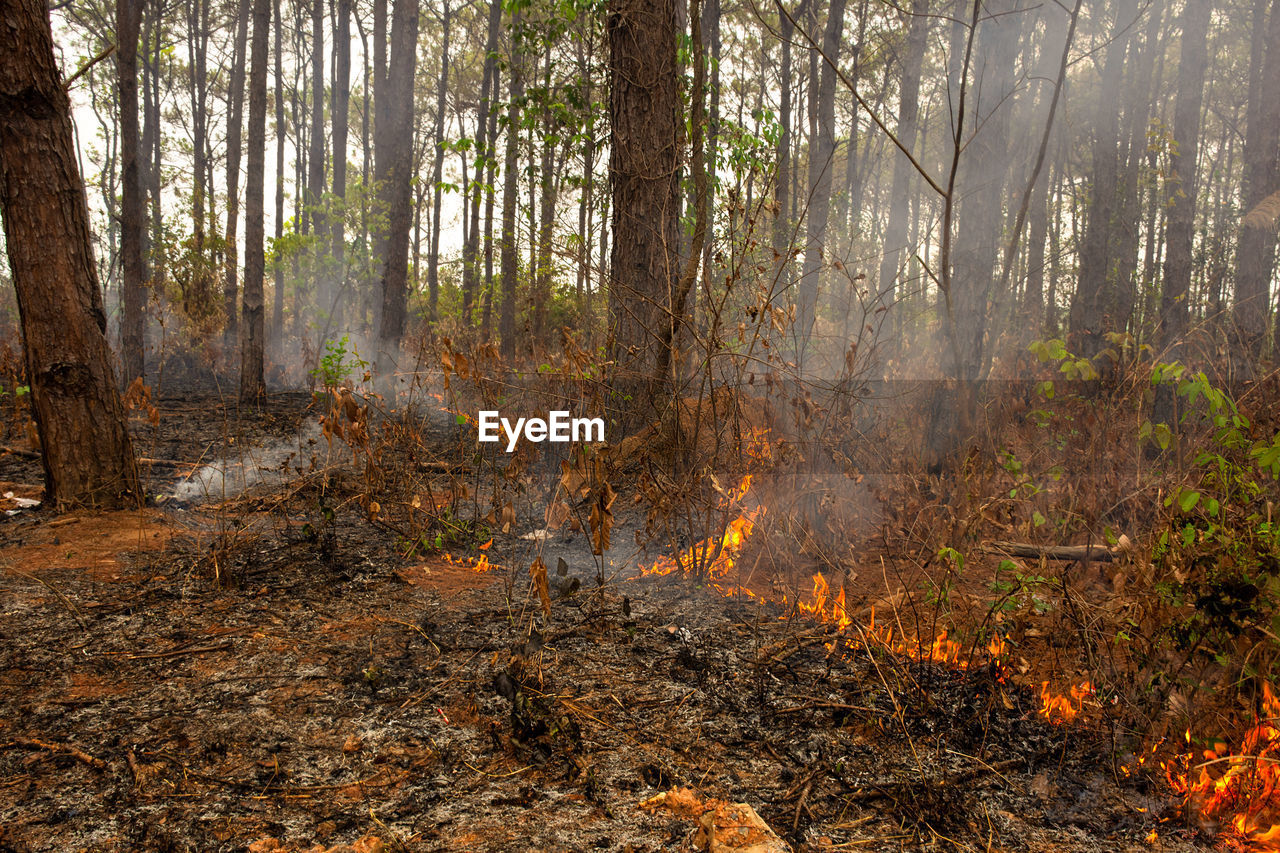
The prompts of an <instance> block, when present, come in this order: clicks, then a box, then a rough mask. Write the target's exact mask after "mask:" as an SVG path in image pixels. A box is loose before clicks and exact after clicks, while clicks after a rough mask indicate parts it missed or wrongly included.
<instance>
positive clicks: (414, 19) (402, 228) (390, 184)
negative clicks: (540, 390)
mask: <svg viewBox="0 0 1280 853" xmlns="http://www.w3.org/2000/svg"><path fill="white" fill-rule="evenodd" d="M417 57H418V4H417V0H395V8H394V11H393V12H392V21H391V49H390V59H389V63H390V67H389V68H388V70H387V81H386V86H385V90H386V92H387V95H388V100H389V103H388V104H386V105H385V106H386V108H385V109H379V110H378V113H377V114H378V115H379V116H380V117H382V119H383V121H384V122H386V123H387V124H386V128H385V134H386V135H385V137H384V141H385V151H386V154H387V156H386V157H385V158H380V159H379V160H378V164H377V167H378V173H379V175H378V183H379V185H380V189H381V191H382V193H383V203H384V205H385V210H386V211H387V241H386V254H385V255H384V256H383V259H382V261H383V263H382V322H381V323H380V324H379V327H378V366H379V368H380V372H381V374H382V375H383V377H384V379H385V378H388V377H389V376H390V372H391V370H393V369H394V365H395V362H396V361H397V360H398V359H399V355H400V339H401V338H402V337H403V336H404V329H405V315H406V313H407V310H408V298H409V286H408V277H409V228H410V226H411V225H412V224H413V222H412V219H413V207H412V195H411V193H412V186H411V178H412V170H413V75H414V69H415V67H416V65H417ZM374 133H375V135H381V134H378V131H377V129H376V128H375V131H374ZM384 161H385V162H384Z"/></svg>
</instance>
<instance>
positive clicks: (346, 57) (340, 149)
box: [328, 0, 353, 334]
mask: <svg viewBox="0 0 1280 853" xmlns="http://www.w3.org/2000/svg"><path fill="white" fill-rule="evenodd" d="M352 1H353V0H338V9H337V15H338V20H337V21H336V22H335V24H336V26H335V27H334V36H333V39H334V42H333V87H332V92H331V94H330V97H331V98H332V103H333V105H332V112H333V115H332V117H331V121H332V122H333V204H334V208H333V212H332V215H331V217H330V227H331V233H332V237H333V241H332V242H333V276H332V278H333V293H332V297H331V299H330V301H329V305H328V310H329V314H330V318H331V320H330V328H331V329H333V330H335V334H336V333H337V331H340V330H341V329H342V328H343V326H344V325H345V323H344V319H345V318H344V316H343V315H344V308H345V306H346V294H347V282H348V277H349V273H348V270H347V231H346V221H347V135H348V130H349V129H350V127H351V5H352Z"/></svg>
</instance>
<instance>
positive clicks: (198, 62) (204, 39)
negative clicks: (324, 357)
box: [185, 0, 216, 328]
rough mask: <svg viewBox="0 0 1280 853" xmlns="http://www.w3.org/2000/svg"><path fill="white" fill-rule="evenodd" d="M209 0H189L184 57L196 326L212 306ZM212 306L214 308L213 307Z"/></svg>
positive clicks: (190, 303)
mask: <svg viewBox="0 0 1280 853" xmlns="http://www.w3.org/2000/svg"><path fill="white" fill-rule="evenodd" d="M209 3H210V0H191V5H190V7H188V14H187V58H188V62H189V63H190V71H191V87H190V88H191V127H192V130H191V151H192V167H191V181H192V183H191V219H192V243H193V244H194V245H193V247H192V248H193V251H194V252H195V256H196V264H195V267H194V271H193V275H192V280H191V282H189V284H188V286H189V287H190V290H189V295H188V298H187V300H186V303H187V304H186V306H185V307H186V311H187V317H188V319H190V320H194V321H196V323H197V328H200V326H201V323H202V321H204V320H205V319H206V318H207V316H208V314H209V312H210V310H211V309H213V305H214V303H213V282H212V281H211V280H210V273H211V268H210V266H209V264H208V263H207V261H206V259H205V214H206V212H207V210H208V206H209V198H208V196H209V183H208V168H209V133H208V127H209V116H208V98H207V95H208V88H209V84H208V68H207V67H206V66H207V62H206V58H207V56H208V48H209ZM215 310H216V309H215Z"/></svg>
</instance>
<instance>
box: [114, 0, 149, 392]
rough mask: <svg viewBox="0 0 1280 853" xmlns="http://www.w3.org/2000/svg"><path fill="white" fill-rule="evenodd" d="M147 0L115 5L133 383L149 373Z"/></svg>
mask: <svg viewBox="0 0 1280 853" xmlns="http://www.w3.org/2000/svg"><path fill="white" fill-rule="evenodd" d="M141 27H142V0H119V2H117V4H116V40H117V43H118V45H119V46H118V48H117V51H116V73H117V75H118V79H119V87H120V180H121V185H122V186H121V194H120V254H121V279H120V297H121V299H120V301H121V306H120V307H121V310H120V354H121V362H122V369H123V371H124V375H123V376H122V377H121V379H122V380H123V381H124V382H125V384H128V383H130V382H132V381H133V380H134V379H136V378H138V377H140V376H144V375H145V374H146V335H147V317H146V310H147V286H146V279H147V264H146V260H145V256H144V243H145V241H146V228H147V224H146V199H145V196H144V190H143V186H142V157H143V156H144V152H143V150H142V148H141V145H140V143H139V132H138V37H139V32H140V30H141Z"/></svg>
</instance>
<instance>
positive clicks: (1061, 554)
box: [987, 542, 1118, 563]
mask: <svg viewBox="0 0 1280 853" xmlns="http://www.w3.org/2000/svg"><path fill="white" fill-rule="evenodd" d="M987 549H988V550H990V551H998V552H1000V553H1003V554H1008V555H1009V556H1011V557H1044V558H1046V559H1049V560H1076V561H1079V562H1081V563H1090V562H1092V563H1110V562H1112V561H1113V560H1115V559H1116V557H1117V556H1118V555H1117V554H1116V552H1115V551H1112V550H1111V549H1110V548H1107V547H1105V546H1103V545H1032V544H1030V543H1026V542H992V543H991V544H990V545H989V546H987Z"/></svg>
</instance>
